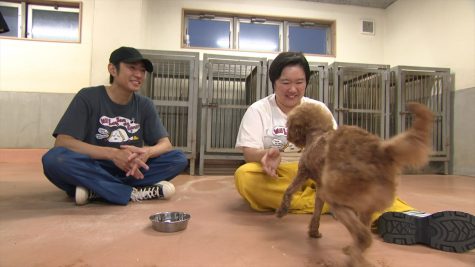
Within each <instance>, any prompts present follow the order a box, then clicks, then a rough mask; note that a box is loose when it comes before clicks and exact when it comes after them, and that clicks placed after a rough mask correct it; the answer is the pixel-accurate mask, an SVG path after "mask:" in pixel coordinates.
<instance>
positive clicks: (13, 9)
mask: <svg viewBox="0 0 475 267" xmlns="http://www.w3.org/2000/svg"><path fill="white" fill-rule="evenodd" d="M0 12H2V15H3V16H4V18H5V20H6V22H7V25H8V28H9V29H10V31H9V32H6V33H2V34H0V37H4V36H8V37H16V38H26V39H35V40H48V41H62V42H80V41H81V30H80V27H81V3H80V2H53V1H34V4H33V1H31V2H30V1H27V0H20V1H16V2H7V1H0Z"/></svg>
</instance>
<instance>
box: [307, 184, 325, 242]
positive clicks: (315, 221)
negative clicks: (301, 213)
mask: <svg viewBox="0 0 475 267" xmlns="http://www.w3.org/2000/svg"><path fill="white" fill-rule="evenodd" d="M323 203H324V202H323V199H321V198H320V197H319V196H318V188H317V192H316V194H315V209H314V211H313V215H312V220H311V221H310V225H309V226H308V236H309V237H312V238H320V237H322V234H321V233H320V231H319V230H318V229H319V228H320V216H321V214H322V209H323Z"/></svg>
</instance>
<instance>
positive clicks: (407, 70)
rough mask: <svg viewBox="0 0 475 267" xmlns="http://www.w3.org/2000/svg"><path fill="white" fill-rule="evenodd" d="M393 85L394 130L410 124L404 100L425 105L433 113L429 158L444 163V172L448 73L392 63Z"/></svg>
mask: <svg viewBox="0 0 475 267" xmlns="http://www.w3.org/2000/svg"><path fill="white" fill-rule="evenodd" d="M391 71H393V72H394V73H395V75H394V77H395V79H397V80H396V82H397V83H396V84H397V86H398V87H397V112H398V113H399V116H398V118H397V121H396V127H397V129H396V132H397V133H401V132H404V131H406V130H407V129H408V128H410V127H411V125H412V117H411V116H408V113H407V112H406V104H407V103H408V102H418V103H422V104H425V105H427V106H428V107H429V109H430V110H431V111H432V112H433V113H434V126H433V130H432V153H431V156H430V160H431V161H440V162H443V163H444V173H448V164H449V162H450V149H451V146H450V125H451V124H450V113H451V111H450V91H451V76H450V69H448V68H429V67H412V66H396V67H393V68H392V69H391Z"/></svg>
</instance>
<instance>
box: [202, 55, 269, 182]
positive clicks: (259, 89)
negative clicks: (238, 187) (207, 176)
mask: <svg viewBox="0 0 475 267" xmlns="http://www.w3.org/2000/svg"><path fill="white" fill-rule="evenodd" d="M266 67H267V65H266V59H265V58H251V57H237V56H224V55H211V54H204V55H203V76H202V83H203V85H202V93H203V95H202V105H201V109H202V110H201V115H202V117H201V126H202V128H201V138H200V160H199V173H200V175H202V174H203V173H204V161H205V160H206V159H224V160H227V159H233V160H243V159H244V157H243V156H242V152H241V151H240V150H238V149H236V148H235V144H236V138H237V133H238V130H239V126H240V124H241V119H242V117H243V115H244V113H245V111H246V110H247V108H248V106H249V105H251V104H252V103H254V102H255V101H257V100H259V99H261V98H262V97H263V96H264V95H265V87H264V86H263V85H264V84H265V77H266V76H265V73H266Z"/></svg>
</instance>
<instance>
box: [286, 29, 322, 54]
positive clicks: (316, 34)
mask: <svg viewBox="0 0 475 267" xmlns="http://www.w3.org/2000/svg"><path fill="white" fill-rule="evenodd" d="M288 29H289V36H288V42H289V45H288V47H289V51H293V52H298V51H302V52H305V53H309V54H323V55H326V54H329V51H328V49H327V48H328V47H331V46H329V45H328V44H327V43H328V42H329V40H330V39H331V38H330V34H331V31H330V29H329V27H326V26H325V25H323V26H320V25H317V24H316V23H313V22H302V23H290V24H289V27H288Z"/></svg>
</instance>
